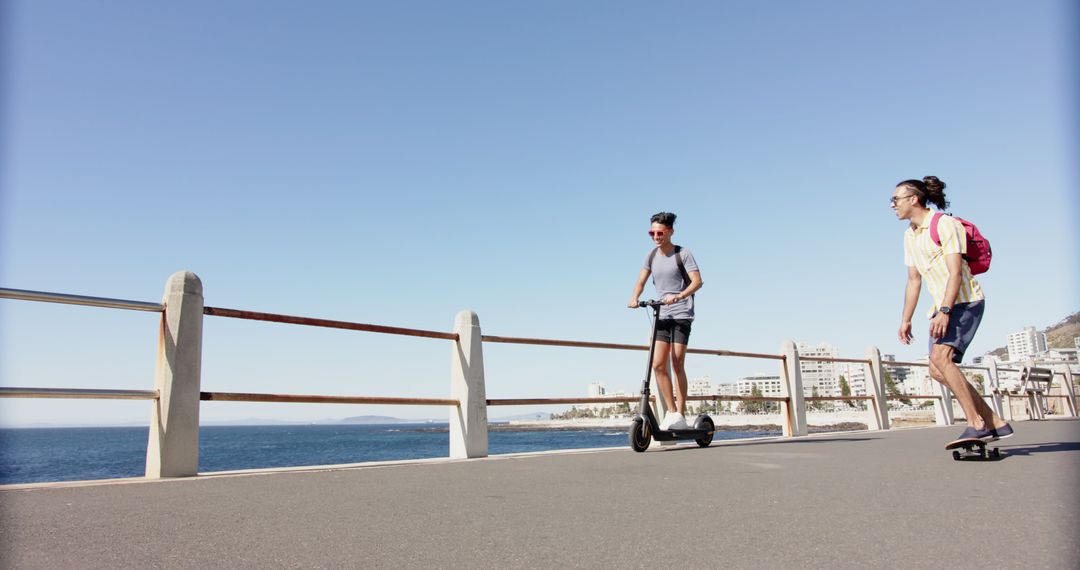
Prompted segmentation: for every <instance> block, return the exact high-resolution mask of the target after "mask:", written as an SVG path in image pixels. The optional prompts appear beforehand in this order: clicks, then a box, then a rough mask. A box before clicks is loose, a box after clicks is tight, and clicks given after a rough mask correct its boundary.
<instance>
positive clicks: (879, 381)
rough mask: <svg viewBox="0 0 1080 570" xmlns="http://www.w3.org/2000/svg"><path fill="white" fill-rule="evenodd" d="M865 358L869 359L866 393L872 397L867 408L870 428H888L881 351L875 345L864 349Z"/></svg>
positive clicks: (887, 394)
mask: <svg viewBox="0 0 1080 570" xmlns="http://www.w3.org/2000/svg"><path fill="white" fill-rule="evenodd" d="M866 358H867V360H869V361H870V365H869V368H870V376H869V381H868V382H867V383H866V393H867V394H868V395H870V396H872V397H873V398H874V399H873V400H871V401H870V405H869V406H867V408H868V409H869V411H870V418H869V419H870V423H869V426H868V427H869V428H870V429H889V427H891V424H890V423H889V399H888V396H889V392H888V390H887V389H886V388H885V367H884V366H882V364H881V351H880V350H878V348H877V347H876V346H871V347H870V348H868V349H866Z"/></svg>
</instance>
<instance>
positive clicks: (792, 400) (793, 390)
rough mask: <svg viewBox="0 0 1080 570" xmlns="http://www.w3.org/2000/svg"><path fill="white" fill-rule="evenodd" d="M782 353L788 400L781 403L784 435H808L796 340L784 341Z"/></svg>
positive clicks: (784, 384) (781, 348)
mask: <svg viewBox="0 0 1080 570" xmlns="http://www.w3.org/2000/svg"><path fill="white" fill-rule="evenodd" d="M780 354H782V355H783V356H784V364H783V367H784V379H785V382H784V383H783V384H782V386H783V387H784V391H785V394H784V395H785V396H787V398H788V401H787V402H781V403H780V415H782V416H784V417H785V418H786V421H785V422H784V426H783V427H784V437H796V436H800V435H806V434H808V433H810V432H809V430H808V429H807V427H806V400H804V399H803V386H802V367H801V366H799V351H798V349H797V348H796V347H795V342H794V341H790V340H788V341H784V344H782V345H780Z"/></svg>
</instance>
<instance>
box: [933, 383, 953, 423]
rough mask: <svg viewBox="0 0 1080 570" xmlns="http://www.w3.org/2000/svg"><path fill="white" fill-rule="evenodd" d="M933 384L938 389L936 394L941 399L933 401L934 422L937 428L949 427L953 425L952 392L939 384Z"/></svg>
mask: <svg viewBox="0 0 1080 570" xmlns="http://www.w3.org/2000/svg"><path fill="white" fill-rule="evenodd" d="M935 383H936V384H937V387H938V393H939V394H941V399H940V400H934V421H936V422H937V425H939V426H951V425H953V400H952V398H953V394H952V390H950V389H949V387H948V386H946V385H945V384H942V383H941V382H935Z"/></svg>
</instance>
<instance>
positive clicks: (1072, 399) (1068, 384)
mask: <svg viewBox="0 0 1080 570" xmlns="http://www.w3.org/2000/svg"><path fill="white" fill-rule="evenodd" d="M1060 368H1061V369H1060V370H1058V372H1059V373H1061V375H1062V377H1061V382H1062V388H1063V390H1062V391H1061V393H1062V394H1063V395H1065V396H1068V403H1066V404H1065V409H1066V410H1068V411H1069V415H1070V416H1072V417H1074V418H1075V417H1077V415H1076V384H1073V373H1072V367H1071V366H1069V365H1068V364H1065V365H1062V366H1060Z"/></svg>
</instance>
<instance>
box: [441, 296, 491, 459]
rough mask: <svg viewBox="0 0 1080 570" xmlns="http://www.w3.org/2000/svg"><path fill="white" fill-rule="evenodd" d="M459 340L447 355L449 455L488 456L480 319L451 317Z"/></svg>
mask: <svg viewBox="0 0 1080 570" xmlns="http://www.w3.org/2000/svg"><path fill="white" fill-rule="evenodd" d="M454 332H456V333H457V334H458V341H457V342H455V343H454V345H453V353H452V356H451V358H450V398H451V399H454V400H457V401H458V402H459V403H458V406H457V407H455V408H451V409H450V457H452V458H457V459H465V458H468V457H487V454H488V417H487V389H486V388H485V387H484V351H483V346H482V342H481V335H480V318H479V317H477V316H476V313H474V312H472V311H468V310H466V311H461V312H460V313H458V314H457V318H456V319H455V320H454Z"/></svg>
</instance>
